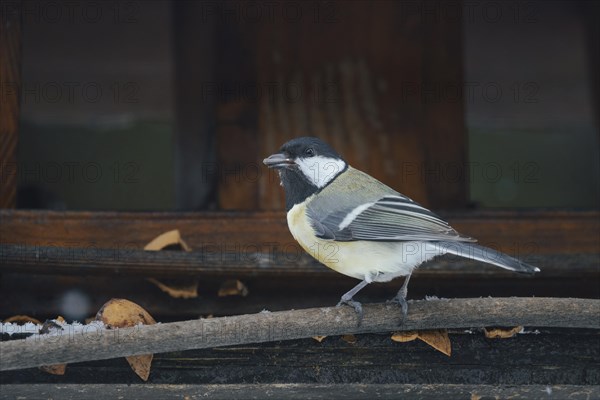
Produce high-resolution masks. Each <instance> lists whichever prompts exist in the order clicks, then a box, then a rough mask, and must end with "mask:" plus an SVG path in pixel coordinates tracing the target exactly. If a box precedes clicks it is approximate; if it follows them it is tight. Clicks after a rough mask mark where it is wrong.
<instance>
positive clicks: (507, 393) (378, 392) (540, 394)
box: [2, 383, 600, 400]
mask: <svg viewBox="0 0 600 400" xmlns="http://www.w3.org/2000/svg"><path fill="white" fill-rule="evenodd" d="M2 393H3V394H4V395H6V396H8V397H9V398H19V399H22V400H30V399H39V398H44V399H48V400H52V399H61V400H62V399H73V400H78V399H94V400H101V399H114V398H124V399H134V398H144V399H148V400H152V399H160V400H171V399H182V398H183V399H189V400H192V399H204V398H211V399H215V400H219V399H223V400H230V399H240V400H244V399H281V400H294V399H298V400H300V399H302V400H304V399H315V400H317V399H324V400H329V399H333V398H344V399H349V400H352V399H356V400H362V399H365V398H377V399H398V398H403V397H405V396H409V397H410V398H418V399H421V400H440V399H443V400H445V399H488V398H489V399H507V398H510V399H514V400H519V399H523V400H537V399H544V400H546V399H548V398H549V397H550V396H552V398H556V399H565V400H566V399H570V400H579V399H581V400H589V399H594V398H598V397H600V388H599V387H598V386H581V385H506V384H504V385H447V384H423V385H413V384H385V385H377V384H339V385H324V384H289V383H279V384H270V385H258V384H246V385H214V384H213V385H194V384H190V385H168V384H165V385H141V384H137V385H114V384H104V385H101V384H100V385H99V384H90V385H60V384H29V385H7V386H5V387H3V388H2Z"/></svg>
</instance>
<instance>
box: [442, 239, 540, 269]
mask: <svg viewBox="0 0 600 400" xmlns="http://www.w3.org/2000/svg"><path fill="white" fill-rule="evenodd" d="M438 245H439V246H440V250H441V251H443V252H444V253H450V254H455V255H457V256H460V257H465V258H470V259H472V260H477V261H482V262H484V263H488V264H492V265H496V266H498V267H500V268H504V269H508V270H510V271H515V272H519V273H523V274H534V273H536V272H540V269H539V268H538V267H534V266H533V265H529V264H527V263H524V262H522V261H519V260H517V259H516V258H513V257H511V256H509V255H507V254H504V253H500V252H499V251H496V250H494V249H490V248H489V247H483V246H480V245H478V244H475V243H468V242H438Z"/></svg>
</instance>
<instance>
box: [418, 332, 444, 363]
mask: <svg viewBox="0 0 600 400" xmlns="http://www.w3.org/2000/svg"><path fill="white" fill-rule="evenodd" d="M419 339H421V340H422V341H424V342H425V343H427V344H428V345H430V346H431V347H433V348H434V349H436V350H437V351H441V352H442V353H444V354H445V355H447V356H448V357H450V355H451V353H452V345H451V344H450V337H449V336H448V331H447V330H446V329H436V330H432V331H419Z"/></svg>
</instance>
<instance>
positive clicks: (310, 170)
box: [296, 156, 346, 189]
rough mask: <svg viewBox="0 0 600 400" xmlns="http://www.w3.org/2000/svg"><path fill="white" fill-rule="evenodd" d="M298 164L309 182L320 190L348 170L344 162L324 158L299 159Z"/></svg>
mask: <svg viewBox="0 0 600 400" xmlns="http://www.w3.org/2000/svg"><path fill="white" fill-rule="evenodd" d="M296 164H297V165H298V167H299V168H300V170H301V171H302V173H303V174H304V175H305V176H306V177H307V178H308V180H309V181H311V182H312V183H313V184H314V185H315V186H316V187H318V188H319V189H321V188H323V187H325V186H326V185H327V184H328V183H329V182H331V180H332V179H333V178H335V177H336V176H337V175H338V174H339V173H340V172H342V171H343V170H344V168H346V163H345V162H344V161H342V160H340V159H337V158H329V157H322V156H315V157H309V158H297V159H296Z"/></svg>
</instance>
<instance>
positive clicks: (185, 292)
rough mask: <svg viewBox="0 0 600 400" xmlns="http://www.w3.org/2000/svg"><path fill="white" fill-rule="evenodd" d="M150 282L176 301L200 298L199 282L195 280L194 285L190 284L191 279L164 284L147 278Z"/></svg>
mask: <svg viewBox="0 0 600 400" xmlns="http://www.w3.org/2000/svg"><path fill="white" fill-rule="evenodd" d="M146 279H148V281H150V282H152V283H153V284H155V285H156V286H158V288H159V289H160V290H162V291H163V292H165V293H167V294H168V295H169V296H171V297H173V298H176V299H193V298H196V297H198V281H197V280H195V279H193V280H192V283H190V282H189V279H187V280H185V281H173V282H169V283H168V284H167V283H164V282H161V281H159V280H158V279H154V278H146Z"/></svg>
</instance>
